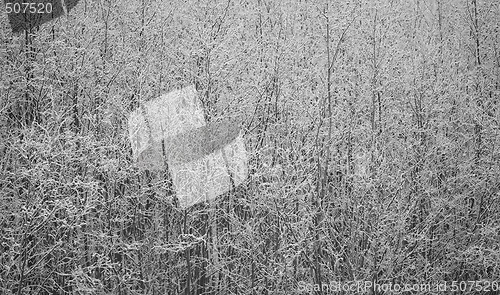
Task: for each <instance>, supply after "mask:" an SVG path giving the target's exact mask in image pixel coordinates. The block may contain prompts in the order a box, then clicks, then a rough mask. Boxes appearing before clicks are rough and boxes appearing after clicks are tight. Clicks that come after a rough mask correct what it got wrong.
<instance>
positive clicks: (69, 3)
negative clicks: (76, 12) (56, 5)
mask: <svg viewBox="0 0 500 295" xmlns="http://www.w3.org/2000/svg"><path fill="white" fill-rule="evenodd" d="M78 2H80V0H64V3H65V4H66V10H67V11H68V12H70V11H71V9H73V8H75V6H76V5H78Z"/></svg>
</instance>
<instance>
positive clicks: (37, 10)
mask: <svg viewBox="0 0 500 295" xmlns="http://www.w3.org/2000/svg"><path fill="white" fill-rule="evenodd" d="M24 2H25V3H24V4H23V0H5V1H4V4H5V7H4V9H5V11H7V5H8V6H9V7H10V8H11V10H12V11H11V12H9V13H7V16H8V17H9V23H10V26H11V28H12V32H13V33H19V32H22V31H25V30H26V31H28V30H30V29H33V28H35V27H37V26H40V25H43V24H45V23H47V22H49V21H51V20H53V19H55V18H58V17H60V16H61V15H63V14H64V10H63V7H62V4H61V0H31V1H30V2H29V3H27V2H26V1H25V0H24ZM16 11H17V13H16Z"/></svg>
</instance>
